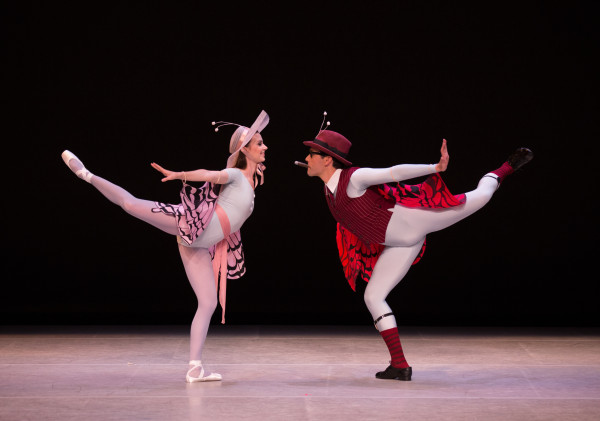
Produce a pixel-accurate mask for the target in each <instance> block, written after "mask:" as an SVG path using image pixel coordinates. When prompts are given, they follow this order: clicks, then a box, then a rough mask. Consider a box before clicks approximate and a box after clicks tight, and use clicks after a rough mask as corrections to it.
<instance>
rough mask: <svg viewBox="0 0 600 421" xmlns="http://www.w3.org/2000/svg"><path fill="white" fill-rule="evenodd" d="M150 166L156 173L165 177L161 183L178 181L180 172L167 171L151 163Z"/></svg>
mask: <svg viewBox="0 0 600 421" xmlns="http://www.w3.org/2000/svg"><path fill="white" fill-rule="evenodd" d="M150 165H152V168H154V169H155V170H156V171H159V172H161V173H162V174H163V175H164V176H165V178H163V179H162V180H161V181H163V182H165V181H169V180H178V179H180V177H181V172H175V171H169V170H167V169H165V168H163V167H161V166H160V165H158V164H157V163H156V162H152V163H150Z"/></svg>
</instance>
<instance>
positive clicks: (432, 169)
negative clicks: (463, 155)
mask: <svg viewBox="0 0 600 421" xmlns="http://www.w3.org/2000/svg"><path fill="white" fill-rule="evenodd" d="M440 152H441V158H440V162H438V163H437V164H431V165H426V164H400V165H395V166H393V167H389V168H359V169H358V170H356V171H355V172H354V173H353V174H352V177H350V183H349V184H348V190H347V192H348V195H349V196H350V197H359V196H362V194H363V193H364V192H365V190H366V189H368V188H369V187H370V186H375V185H378V184H383V183H393V182H398V181H403V180H409V179H411V178H416V177H422V176H424V175H429V174H433V173H436V172H443V171H446V168H448V162H449V161H450V155H448V147H447V145H446V139H443V140H442V148H441V151H440Z"/></svg>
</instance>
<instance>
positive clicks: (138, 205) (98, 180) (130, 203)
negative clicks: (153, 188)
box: [62, 151, 178, 235]
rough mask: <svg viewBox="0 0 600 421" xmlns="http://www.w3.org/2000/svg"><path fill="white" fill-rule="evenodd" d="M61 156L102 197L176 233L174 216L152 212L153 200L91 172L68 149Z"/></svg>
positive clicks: (130, 212) (159, 227)
mask: <svg viewBox="0 0 600 421" xmlns="http://www.w3.org/2000/svg"><path fill="white" fill-rule="evenodd" d="M62 157H63V160H64V161H65V163H66V164H67V166H68V167H69V168H70V169H71V171H73V172H74V173H75V174H76V175H77V176H78V177H80V178H82V179H83V180H85V181H87V182H88V183H90V184H91V185H92V186H94V187H95V188H96V189H98V191H99V192H100V193H102V194H103V195H104V197H106V198H107V199H108V200H110V201H111V202H113V203H114V204H116V205H118V206H120V207H121V208H122V209H123V210H124V211H125V212H127V213H128V214H130V215H132V216H134V217H136V218H138V219H141V220H142V221H144V222H147V223H149V224H150V225H153V226H155V227H156V228H158V229H160V230H162V231H164V232H166V233H168V234H172V235H177V233H178V231H177V223H176V221H175V218H173V217H172V216H170V215H166V214H164V213H162V212H157V213H154V212H152V209H153V208H156V204H155V203H154V202H151V201H149V200H142V199H138V198H136V197H134V196H133V195H131V194H130V193H129V192H128V191H126V190H125V189H123V188H121V187H119V186H117V185H116V184H113V183H111V182H110V181H108V180H105V179H104V178H102V177H99V176H97V175H95V174H92V173H91V172H90V171H88V170H87V169H86V168H85V167H84V166H83V163H82V162H81V161H80V160H79V159H78V158H77V157H76V156H75V155H73V154H72V153H71V152H69V151H65V152H63V155H62Z"/></svg>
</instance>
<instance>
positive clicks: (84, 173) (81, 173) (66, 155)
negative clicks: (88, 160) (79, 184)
mask: <svg viewBox="0 0 600 421" xmlns="http://www.w3.org/2000/svg"><path fill="white" fill-rule="evenodd" d="M60 156H62V159H63V161H65V164H67V167H69V169H70V170H71V171H73V172H74V173H75V175H76V176H77V177H79V178H81V179H82V180H85V181H87V182H88V183H90V182H91V180H92V176H93V174H92V173H91V172H89V171H88V170H86V169H85V167H84V166H83V162H81V160H80V159H79V158H77V157H76V156H75V155H74V154H73V153H72V152H71V151H68V150H65V151H64V152H63V153H62V154H61V155H60ZM73 159H76V160H77V161H79V163H80V164H81V169H79V170H77V171H74V170H73V168H71V166H70V165H69V163H70V162H71V160H73Z"/></svg>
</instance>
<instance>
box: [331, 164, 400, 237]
mask: <svg viewBox="0 0 600 421" xmlns="http://www.w3.org/2000/svg"><path fill="white" fill-rule="evenodd" d="M357 169H358V167H352V168H348V169H344V170H342V173H341V174H340V181H339V184H338V186H337V190H336V195H335V197H334V196H333V193H331V192H330V191H329V189H328V188H327V185H325V196H326V197H327V204H328V205H329V210H330V211H331V214H332V215H333V217H334V219H335V220H336V221H337V222H339V223H340V224H341V225H342V226H343V227H344V228H346V229H347V230H349V231H351V232H352V233H353V234H354V235H356V236H357V237H358V238H360V239H361V240H362V241H364V242H365V243H367V244H383V242H384V241H385V231H386V229H387V226H388V223H389V222H390V218H391V217H392V212H390V211H388V209H392V208H393V207H394V205H395V204H396V200H395V199H394V198H392V197H389V198H385V197H384V196H382V195H381V193H379V192H378V191H377V186H371V187H369V188H368V189H367V190H366V192H365V193H364V194H363V195H362V196H360V197H356V198H354V199H352V198H350V197H348V194H347V192H346V188H347V187H348V183H349V182H350V176H351V175H352V173H354V171H356V170H357Z"/></svg>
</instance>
